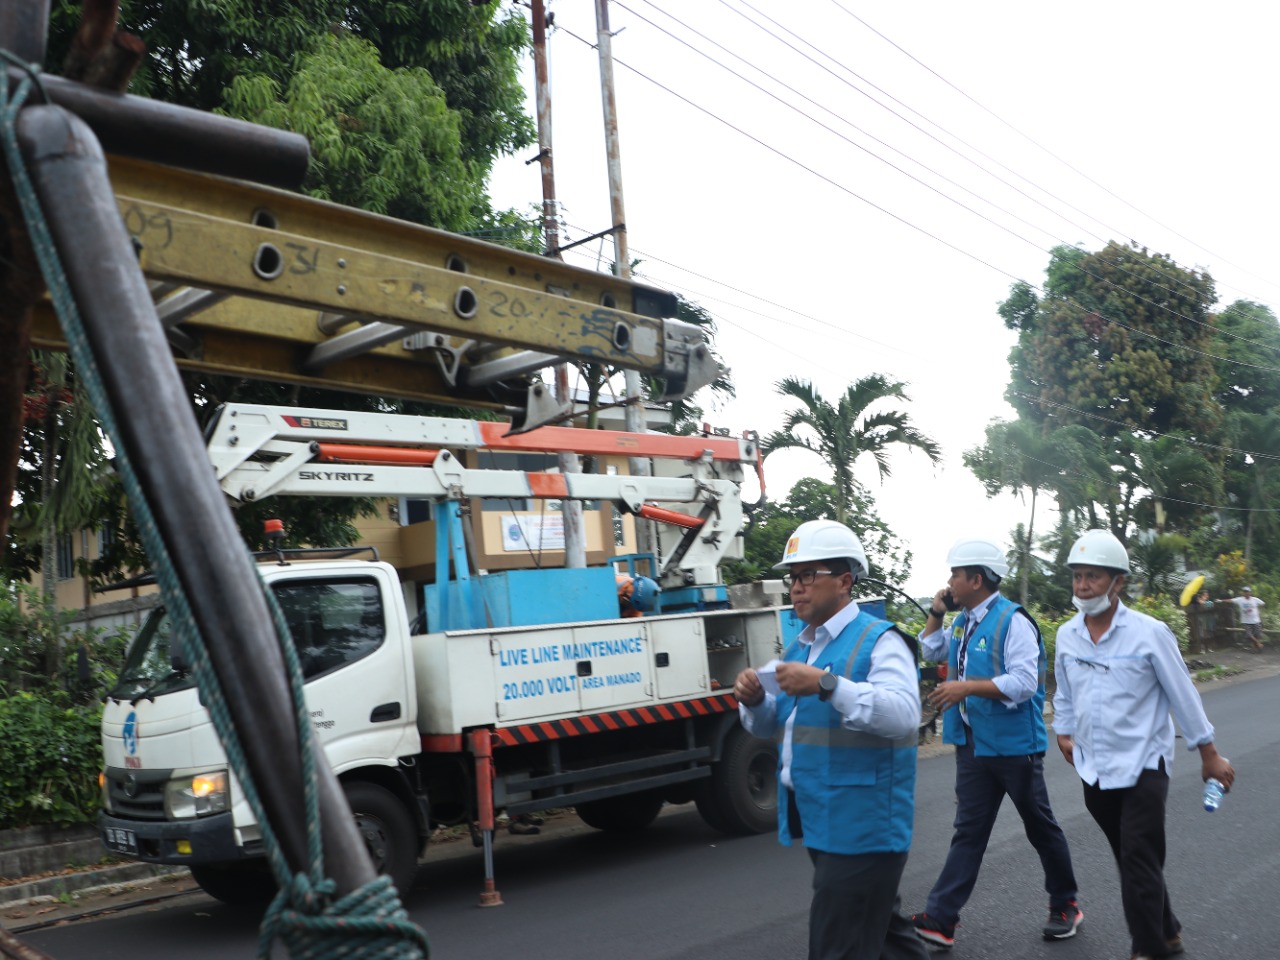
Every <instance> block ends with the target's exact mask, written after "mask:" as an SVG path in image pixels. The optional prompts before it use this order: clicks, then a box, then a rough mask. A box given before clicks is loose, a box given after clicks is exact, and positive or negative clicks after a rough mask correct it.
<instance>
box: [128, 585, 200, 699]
mask: <svg viewBox="0 0 1280 960" xmlns="http://www.w3.org/2000/svg"><path fill="white" fill-rule="evenodd" d="M176 643H177V638H176V637H175V636H174V633H173V621H172V620H170V619H169V614H168V613H167V612H166V611H165V609H164V607H156V608H155V609H154V610H152V611H151V615H150V616H148V617H147V622H146V623H144V624H143V625H142V629H141V630H139V631H138V635H137V636H136V637H134V638H133V643H131V644H129V652H128V654H127V655H126V656H125V661H124V667H123V668H122V669H121V670H120V676H119V679H117V680H116V685H115V687H113V688H112V690H111V693H110V694H109V696H111V697H112V698H113V699H116V700H134V699H137V698H139V697H150V696H155V695H156V694H159V693H172V692H173V691H175V690H184V689H186V688H187V687H191V686H194V685H195V680H194V679H193V678H192V676H191V671H190V670H188V669H186V668H185V667H184V666H182V664H185V663H186V662H187V661H186V658H185V657H179V658H178V664H179V666H177V667H175V665H174V660H173V656H172V653H171V644H176Z"/></svg>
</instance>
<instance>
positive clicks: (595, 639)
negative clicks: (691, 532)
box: [411, 607, 789, 735]
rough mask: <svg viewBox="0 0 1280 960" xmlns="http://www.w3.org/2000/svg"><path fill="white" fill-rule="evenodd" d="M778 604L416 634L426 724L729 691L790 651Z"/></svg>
mask: <svg viewBox="0 0 1280 960" xmlns="http://www.w3.org/2000/svg"><path fill="white" fill-rule="evenodd" d="M788 615H789V611H785V610H781V609H779V608H777V607H769V608H763V609H752V610H721V611H713V612H706V613H689V614H676V615H670V616H655V617H643V618H634V619H618V620H605V621H593V622H589V623H561V624H554V625H549V626H542V627H511V628H504V629H489V630H461V631H448V632H444V633H429V634H423V635H420V636H416V637H414V638H413V639H412V641H411V643H412V644H413V660H414V665H415V673H416V677H415V679H416V683H417V697H418V729H419V731H420V732H421V733H423V734H427V735H450V734H459V733H462V732H463V731H465V730H467V729H469V728H473V727H479V726H491V727H499V728H500V727H506V726H515V725H520V724H525V723H528V722H530V721H535V720H556V719H559V718H566V717H575V716H581V715H583V714H594V713H602V712H607V711H611V710H616V709H623V708H633V707H642V706H646V705H650V704H660V703H671V702H675V701H680V700H691V699H697V698H700V697H710V696H715V695H718V694H722V693H725V692H727V691H728V690H730V689H731V688H732V686H733V681H734V678H735V677H737V675H738V673H739V671H741V670H742V669H743V668H745V667H747V666H749V665H750V666H758V665H760V664H763V663H765V662H766V661H768V660H770V659H772V658H773V657H775V656H777V655H778V653H779V652H780V651H781V649H782V639H783V620H782V618H783V617H784V616H788Z"/></svg>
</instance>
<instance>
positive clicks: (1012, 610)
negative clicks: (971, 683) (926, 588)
mask: <svg viewBox="0 0 1280 960" xmlns="http://www.w3.org/2000/svg"><path fill="white" fill-rule="evenodd" d="M1019 611H1021V612H1023V613H1026V611H1025V610H1023V608H1022V607H1021V606H1019V605H1018V604H1016V603H1014V602H1013V601H1012V600H1009V599H1008V598H1006V597H1003V596H999V595H997V596H996V598H995V599H994V600H992V601H991V606H990V607H989V608H988V609H987V613H986V616H984V617H983V618H982V622H981V623H979V624H977V626H975V627H974V628H973V636H971V637H970V638H969V645H968V647H967V649H966V650H965V667H964V679H966V680H990V679H992V678H993V677H998V676H1000V675H1001V674H1002V673H1004V645H1005V641H1007V640H1008V638H1009V624H1010V622H1011V621H1012V619H1013V617H1014V616H1016V615H1017V614H1018V613H1019ZM968 617H969V611H968V610H966V611H964V612H963V613H961V614H960V615H959V616H958V617H956V618H955V620H954V621H952V624H951V651H950V653H949V654H948V663H949V664H950V672H949V673H948V676H950V677H954V678H955V679H957V680H959V679H960V645H961V643H962V642H963V641H964V627H965V621H966V620H967V619H968ZM1027 618H1028V619H1029V620H1031V625H1032V627H1033V628H1034V629H1035V631H1036V643H1037V644H1038V645H1039V647H1040V655H1039V657H1038V660H1037V668H1038V670H1037V675H1038V678H1039V685H1038V686H1037V687H1036V692H1035V693H1034V694H1033V695H1032V696H1031V698H1030V699H1029V700H1025V701H1023V702H1022V703H1020V704H1018V705H1017V706H1016V707H1013V708H1010V707H1009V706H1008V704H1007V703H1006V702H1005V701H1003V700H992V699H990V698H988V697H965V700H964V709H965V712H966V713H967V714H968V715H969V727H970V728H971V729H972V730H973V753H974V755H975V756H978V757H1020V756H1025V755H1027V754H1032V753H1044V751H1045V748H1046V746H1047V745H1048V742H1049V738H1048V734H1047V733H1046V731H1045V726H1044V681H1045V670H1046V667H1047V658H1046V656H1045V650H1044V638H1042V637H1041V636H1040V627H1039V625H1038V624H1037V623H1036V622H1035V620H1034V619H1032V618H1031V616H1030V614H1027ZM942 742H943V743H952V744H961V743H964V742H965V731H964V723H963V722H962V721H961V718H960V706H959V704H957V705H956V706H954V707H951V708H950V709H949V710H947V712H946V713H945V714H944V715H943V717H942Z"/></svg>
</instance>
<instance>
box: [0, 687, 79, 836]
mask: <svg viewBox="0 0 1280 960" xmlns="http://www.w3.org/2000/svg"><path fill="white" fill-rule="evenodd" d="M101 716H102V706H101V704H99V703H96V702H95V703H94V704H93V705H92V706H72V705H70V704H69V703H67V704H64V705H62V706H59V705H57V704H55V703H53V702H50V701H49V700H46V699H42V698H40V697H38V696H36V695H35V694H33V693H19V694H17V695H16V696H13V697H9V698H8V699H7V700H0V829H10V828H13V827H28V826H35V825H37V824H57V825H62V826H65V825H67V824H74V823H88V822H90V821H92V820H93V819H94V818H95V816H96V815H97V809H98V804H99V797H100V795H99V792H98V772H99V771H100V770H101V769H102V749H101V746H100V743H99V739H98V725H99V719H100V718H101Z"/></svg>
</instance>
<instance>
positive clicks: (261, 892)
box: [191, 859, 276, 909]
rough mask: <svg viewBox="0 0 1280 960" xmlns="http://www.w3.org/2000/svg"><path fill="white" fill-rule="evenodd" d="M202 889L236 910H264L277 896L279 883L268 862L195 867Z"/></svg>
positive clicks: (238, 861) (250, 861) (206, 864)
mask: <svg viewBox="0 0 1280 960" xmlns="http://www.w3.org/2000/svg"><path fill="white" fill-rule="evenodd" d="M191 877H192V879H193V880H195V882H196V883H198V884H200V889H201V890H203V891H204V892H205V893H207V894H208V895H209V896H211V897H213V899H215V900H221V901H222V902H223V903H225V904H228V905H230V906H233V907H255V908H258V909H264V908H265V907H266V905H267V904H268V903H270V902H271V898H272V897H274V896H275V895H276V879H275V877H273V876H272V875H271V867H270V866H269V865H268V864H267V861H266V860H265V859H262V860H236V861H234V862H232V863H201V864H192V865H191Z"/></svg>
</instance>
